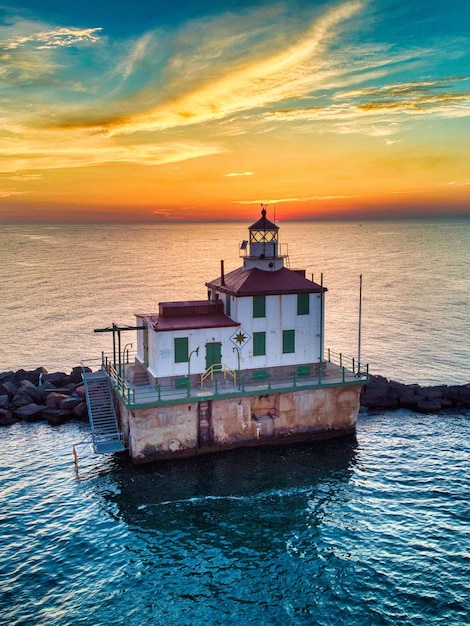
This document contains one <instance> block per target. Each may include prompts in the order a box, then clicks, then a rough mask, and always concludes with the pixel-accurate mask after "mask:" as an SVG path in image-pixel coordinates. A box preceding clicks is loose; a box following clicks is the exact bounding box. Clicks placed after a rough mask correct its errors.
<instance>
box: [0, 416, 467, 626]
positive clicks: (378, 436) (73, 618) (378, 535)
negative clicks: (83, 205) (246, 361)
mask: <svg viewBox="0 0 470 626" xmlns="http://www.w3.org/2000/svg"><path fill="white" fill-rule="evenodd" d="M467 426H468V415H466V414H459V413H455V412H451V413H448V414H447V415H440V416H418V415H415V414H412V413H409V412H407V411H401V412H397V413H390V414H387V413H383V414H378V415H376V416H368V417H364V416H361V417H360V419H359V425H358V433H357V437H348V438H344V439H341V440H336V441H331V442H316V443H314V444H309V445H307V444H297V445H291V446H287V447H272V448H263V449H261V448H260V449H256V448H252V449H245V450H236V451H235V450H234V451H232V452H228V453H225V454H223V455H214V456H206V457H201V458H199V459H188V460H178V461H176V460H175V461H168V462H163V463H160V464H154V465H148V466H142V467H134V466H132V465H130V464H129V462H128V461H127V460H126V459H125V458H117V457H114V458H113V457H109V458H106V457H102V456H100V457H82V458H81V459H80V466H79V469H78V473H76V472H75V469H74V464H73V458H72V444H73V443H74V442H76V441H79V440H80V439H82V438H83V428H84V427H83V425H78V424H68V425H64V426H60V427H57V428H55V429H53V428H51V427H49V426H48V425H46V424H41V423H37V424H16V425H13V426H12V427H8V428H4V429H3V430H2V433H1V435H2V436H1V437H0V456H1V458H2V464H1V466H0V485H1V489H2V496H3V498H2V508H1V510H0V522H1V528H2V534H1V535H0V579H1V582H2V587H1V595H0V614H1V616H2V623H5V624H8V625H9V626H10V625H11V626H20V625H24V624H34V625H35V626H36V625H40V626H68V625H70V624H73V625H74V626H75V624H80V625H86V626H108V624H109V623H111V622H110V620H112V623H113V624H116V625H122V626H124V625H126V626H141V625H142V624H164V625H165V626H166V625H167V624H171V625H175V626H176V625H178V626H179V625H181V624H183V625H186V624H191V625H197V626H200V625H206V624H223V625H225V624H230V625H231V624H233V625H240V624H266V625H271V624H283V625H284V624H288V625H290V624H292V625H297V624H322V625H325V626H330V625H331V626H340V625H343V624H344V625H347V626H364V624H374V626H375V624H379V625H380V624H385V625H388V626H392V625H393V626H394V625H395V624H398V623H399V624H421V623H423V624H424V623H425V624H427V625H432V626H434V625H436V626H437V625H440V624H445V625H446V626H448V625H451V626H454V625H455V626H457V625H458V626H461V625H462V624H466V623H468V622H469V620H468V616H469V615H470V606H469V602H468V593H467V591H468V546H467V534H468V520H469V519H470V509H469V504H468V489H469V482H468V472H467V460H468V458H469V454H470V441H469V438H468V427H467Z"/></svg>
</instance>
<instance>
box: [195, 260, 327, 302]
mask: <svg viewBox="0 0 470 626" xmlns="http://www.w3.org/2000/svg"><path fill="white" fill-rule="evenodd" d="M206 286H207V287H212V288H213V289H217V290H218V291H222V292H224V293H230V294H234V295H237V296H252V295H278V294H288V293H321V292H322V291H327V289H326V287H321V285H318V284H317V283H314V282H313V281H311V280H308V278H305V277H304V276H302V275H301V274H299V272H296V271H294V270H290V269H288V268H287V267H283V268H282V269H280V270H277V271H275V272H266V271H264V270H260V269H258V268H256V267H255V268H252V269H249V270H245V269H243V267H239V268H238V269H236V270H233V272H229V273H228V274H225V276H224V284H223V285H222V281H221V278H220V276H219V277H218V278H215V279H214V280H212V281H211V282H209V283H206Z"/></svg>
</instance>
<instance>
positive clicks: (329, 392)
mask: <svg viewBox="0 0 470 626" xmlns="http://www.w3.org/2000/svg"><path fill="white" fill-rule="evenodd" d="M361 388H362V385H360V384H358V385H347V386H338V387H328V388H321V389H306V390H296V391H292V392H283V393H267V394H264V395H259V396H238V397H233V398H230V399H214V400H208V399H204V400H201V401H200V402H188V403H186V404H174V405H166V406H154V407H151V408H144V409H136V410H134V411H133V410H131V409H128V408H126V407H125V406H124V405H123V404H122V403H121V402H120V401H118V414H119V420H120V426H121V430H122V432H123V433H124V437H125V439H126V441H127V444H128V449H129V455H130V457H131V459H132V461H133V462H134V463H147V462H150V461H155V460H158V459H170V458H175V457H192V456H196V455H199V454H206V453H209V452H216V451H221V450H226V449H231V448H236V447H243V446H254V445H267V444H271V445H272V444H281V443H290V442H295V441H309V440H312V441H313V440H316V439H325V438H333V437H338V436H343V435H347V434H351V433H354V432H355V427H356V420H357V415H358V412H359V397H360V392H361Z"/></svg>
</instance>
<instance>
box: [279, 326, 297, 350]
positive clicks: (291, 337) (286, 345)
mask: <svg viewBox="0 0 470 626" xmlns="http://www.w3.org/2000/svg"><path fill="white" fill-rule="evenodd" d="M294 352H295V330H283V331H282V354H293V353H294Z"/></svg>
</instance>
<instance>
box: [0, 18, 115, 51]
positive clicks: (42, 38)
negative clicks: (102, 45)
mask: <svg viewBox="0 0 470 626" xmlns="http://www.w3.org/2000/svg"><path fill="white" fill-rule="evenodd" d="M23 27H24V25H23ZM35 28H36V29H37V25H35V24H34V23H30V24H29V27H28V29H27V30H30V31H33V32H30V33H29V34H26V35H19V34H18V35H14V36H13V37H10V38H7V39H6V40H4V41H3V42H2V43H0V48H1V49H3V50H16V49H18V48H24V47H27V46H32V47H33V48H36V49H38V50H42V49H44V48H64V47H70V46H76V45H78V44H83V43H85V44H92V43H95V42H97V41H98V40H99V37H98V33H101V31H102V30H103V29H102V28H84V29H81V28H56V29H52V30H35V31H34V30H33V29H35Z"/></svg>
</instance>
